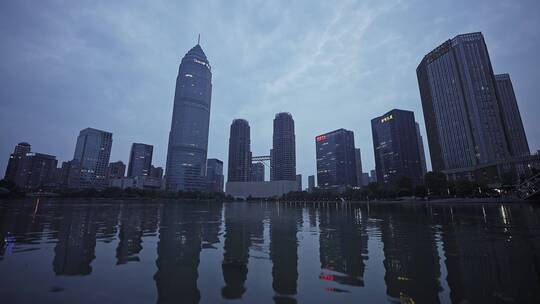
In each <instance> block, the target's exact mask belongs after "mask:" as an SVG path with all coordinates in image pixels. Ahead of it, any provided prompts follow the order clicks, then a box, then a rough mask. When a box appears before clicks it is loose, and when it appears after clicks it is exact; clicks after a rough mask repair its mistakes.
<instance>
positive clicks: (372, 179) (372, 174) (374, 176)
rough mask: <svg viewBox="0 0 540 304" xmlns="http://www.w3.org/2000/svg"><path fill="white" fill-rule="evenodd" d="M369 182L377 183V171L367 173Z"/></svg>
mask: <svg viewBox="0 0 540 304" xmlns="http://www.w3.org/2000/svg"><path fill="white" fill-rule="evenodd" d="M369 182H370V183H376V182H377V171H375V170H371V171H369Z"/></svg>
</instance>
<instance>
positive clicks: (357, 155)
mask: <svg viewBox="0 0 540 304" xmlns="http://www.w3.org/2000/svg"><path fill="white" fill-rule="evenodd" d="M354 160H355V164H356V186H358V187H362V186H364V182H363V180H362V179H363V174H362V153H361V152H360V148H356V149H354Z"/></svg>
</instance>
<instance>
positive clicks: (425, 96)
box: [416, 33, 509, 171]
mask: <svg viewBox="0 0 540 304" xmlns="http://www.w3.org/2000/svg"><path fill="white" fill-rule="evenodd" d="M416 73H417V77H418V84H419V88H420V96H421V99H422V108H423V111H424V119H425V123H426V130H427V137H428V144H429V151H430V155H431V163H432V167H433V170H434V171H443V170H451V169H461V168H469V167H474V166H478V165H482V164H488V163H490V162H493V161H497V160H503V159H506V158H507V157H508V156H509V149H508V143H507V136H506V134H505V129H504V126H503V120H502V117H501V111H502V108H501V103H500V100H499V96H498V95H499V94H498V90H497V83H496V80H495V76H494V74H493V68H492V66H491V61H490V58H489V54H488V50H487V47H486V43H485V42H484V37H483V35H482V33H470V34H463V35H458V36H456V37H455V38H453V39H450V40H448V41H446V42H444V43H443V44H441V45H440V46H438V47H437V48H435V49H434V50H433V51H431V52H430V53H429V54H427V55H426V56H425V57H424V58H423V59H422V62H421V63H420V65H419V66H418V68H417V70H416Z"/></svg>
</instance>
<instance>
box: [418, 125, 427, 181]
mask: <svg viewBox="0 0 540 304" xmlns="http://www.w3.org/2000/svg"><path fill="white" fill-rule="evenodd" d="M415 124H416V137H417V138H418V150H419V151H420V163H421V165H422V175H426V173H427V165H426V152H425V151H424V138H423V137H422V133H420V125H419V124H418V123H417V122H416V123H415Z"/></svg>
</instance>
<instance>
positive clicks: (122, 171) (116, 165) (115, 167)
mask: <svg viewBox="0 0 540 304" xmlns="http://www.w3.org/2000/svg"><path fill="white" fill-rule="evenodd" d="M125 175H126V165H125V164H124V162H122V161H120V160H119V161H116V162H112V163H110V164H109V169H108V175H107V176H108V178H109V179H111V178H123V177H124V176H125Z"/></svg>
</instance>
